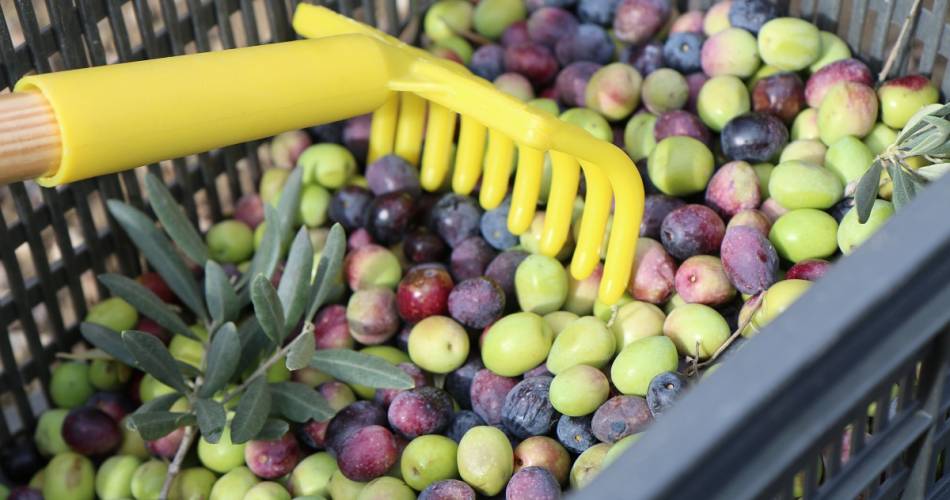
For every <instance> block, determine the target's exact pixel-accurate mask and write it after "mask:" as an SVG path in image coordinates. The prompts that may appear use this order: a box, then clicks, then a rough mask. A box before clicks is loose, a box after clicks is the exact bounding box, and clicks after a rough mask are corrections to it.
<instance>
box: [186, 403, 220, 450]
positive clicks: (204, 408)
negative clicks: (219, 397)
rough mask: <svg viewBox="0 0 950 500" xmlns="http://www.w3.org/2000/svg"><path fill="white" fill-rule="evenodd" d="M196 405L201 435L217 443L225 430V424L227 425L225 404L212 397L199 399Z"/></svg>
mask: <svg viewBox="0 0 950 500" xmlns="http://www.w3.org/2000/svg"><path fill="white" fill-rule="evenodd" d="M194 406H195V416H196V417H197V420H198V429H199V430H200V431H201V437H202V438H204V439H205V440H206V441H208V442H209V443H211V444H214V443H217V442H218V441H219V440H220V439H221V433H222V432H224V426H225V425H227V415H226V413H225V411H224V406H221V403H219V402H217V401H212V400H210V399H198V400H196V401H195V403H194Z"/></svg>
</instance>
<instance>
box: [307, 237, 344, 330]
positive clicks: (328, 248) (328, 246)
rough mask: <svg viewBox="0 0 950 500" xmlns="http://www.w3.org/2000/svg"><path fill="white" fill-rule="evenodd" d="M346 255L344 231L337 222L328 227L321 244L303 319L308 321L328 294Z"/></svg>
mask: <svg viewBox="0 0 950 500" xmlns="http://www.w3.org/2000/svg"><path fill="white" fill-rule="evenodd" d="M345 255H346V233H345V232H344V231H343V226H341V225H340V224H339V223H336V224H333V226H332V227H330V232H329V234H327V241H326V243H324V246H323V253H322V254H321V255H320V261H319V262H318V263H317V272H316V276H315V277H314V281H313V282H314V287H313V289H312V296H311V298H310V306H309V307H308V308H307V314H306V316H304V319H306V320H307V321H310V320H311V319H312V318H313V316H314V315H315V314H317V310H318V309H319V308H320V306H322V305H323V303H324V302H325V301H326V300H327V297H328V296H330V293H331V291H332V290H333V286H334V282H333V280H334V279H336V277H337V276H338V275H339V273H340V269H341V268H342V267H343V257H344V256H345Z"/></svg>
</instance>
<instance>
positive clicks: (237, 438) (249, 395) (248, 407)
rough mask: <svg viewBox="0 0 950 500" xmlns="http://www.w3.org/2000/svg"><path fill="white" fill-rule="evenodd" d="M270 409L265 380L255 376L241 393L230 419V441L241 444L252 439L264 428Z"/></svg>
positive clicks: (268, 393)
mask: <svg viewBox="0 0 950 500" xmlns="http://www.w3.org/2000/svg"><path fill="white" fill-rule="evenodd" d="M270 409H271V395H270V390H269V389H268V387H267V380H265V378H264V377H263V376H257V377H255V378H254V380H253V381H251V383H250V384H249V385H248V386H247V389H246V390H245V391H244V393H243V394H242V395H241V401H240V402H239V403H238V405H237V408H236V409H235V410H234V419H232V420H231V442H232V443H234V444H242V443H246V442H248V441H250V440H251V439H254V437H255V436H257V434H258V433H259V432H260V431H261V429H263V428H264V423H265V422H267V415H268V414H269V413H270Z"/></svg>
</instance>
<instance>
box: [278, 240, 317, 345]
mask: <svg viewBox="0 0 950 500" xmlns="http://www.w3.org/2000/svg"><path fill="white" fill-rule="evenodd" d="M312 273H313V247H312V246H311V245H310V234H308V233H307V228H306V227H301V228H300V231H298V232H297V236H296V237H295V238H294V243H293V245H291V247H290V255H289V256H288V257H287V263H286V264H285V265H284V274H283V275H282V276H281V278H280V286H278V287H277V296H278V297H279V298H280V304H281V306H283V310H284V316H285V318H284V328H285V329H286V330H290V329H291V328H293V327H294V326H296V325H297V322H298V321H300V317H301V316H302V315H303V312H304V307H306V305H307V299H309V298H310V297H309V293H308V292H309V291H310V276H311V274H312Z"/></svg>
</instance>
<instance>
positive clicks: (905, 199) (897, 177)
mask: <svg viewBox="0 0 950 500" xmlns="http://www.w3.org/2000/svg"><path fill="white" fill-rule="evenodd" d="M888 172H889V173H890V174H891V179H892V180H893V183H894V189H893V193H892V194H891V201H892V202H893V203H894V208H895V209H896V210H899V209H900V208H901V207H903V206H904V205H907V204H908V203H910V201H911V200H912V199H913V198H914V195H915V194H916V188H915V186H914V180H913V179H912V178H911V176H910V175H909V174H908V173H907V172H906V171H905V170H904V168H903V167H901V166H900V165H894V166H893V167H892V168H889V169H888Z"/></svg>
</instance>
